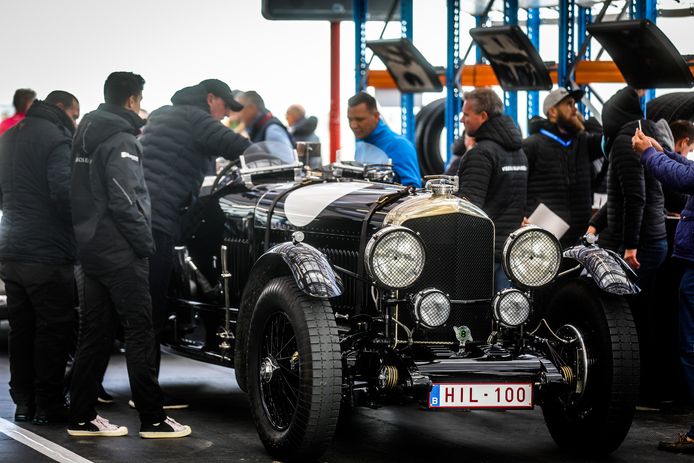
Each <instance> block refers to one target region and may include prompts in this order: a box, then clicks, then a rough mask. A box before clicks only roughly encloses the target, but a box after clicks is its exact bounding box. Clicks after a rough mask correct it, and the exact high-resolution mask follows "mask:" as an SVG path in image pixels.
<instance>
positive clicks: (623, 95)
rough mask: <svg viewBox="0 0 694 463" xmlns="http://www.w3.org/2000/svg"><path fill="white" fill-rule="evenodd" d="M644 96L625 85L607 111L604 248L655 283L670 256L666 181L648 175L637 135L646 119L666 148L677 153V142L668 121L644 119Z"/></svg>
mask: <svg viewBox="0 0 694 463" xmlns="http://www.w3.org/2000/svg"><path fill="white" fill-rule="evenodd" d="M641 93H642V91H637V90H635V89H634V88H632V87H625V88H623V89H622V90H619V91H618V92H617V93H616V94H615V95H614V96H612V98H610V99H609V100H608V101H607V102H606V103H605V106H604V107H603V127H604V133H605V151H606V152H607V153H609V162H610V164H609V169H608V174H607V195H608V198H607V208H606V213H607V229H605V230H603V231H602V232H601V233H600V245H601V246H602V247H606V248H609V249H613V250H615V251H618V252H620V253H623V255H624V259H625V260H626V261H627V262H628V263H629V265H631V266H632V267H633V268H634V269H635V270H637V272H638V273H639V277H640V278H641V280H642V282H643V281H649V280H651V279H652V277H653V275H654V273H655V271H656V270H657V269H658V268H659V267H660V265H661V264H662V263H663V261H664V260H665V256H666V253H667V241H666V232H665V214H664V212H663V211H664V200H663V190H662V188H661V186H660V182H658V180H657V179H656V178H655V177H653V176H652V175H651V174H650V173H648V172H644V169H643V167H642V166H641V163H640V162H639V156H638V155H637V154H636V153H635V152H634V150H633V148H632V146H631V137H632V136H633V134H634V131H635V130H636V128H638V127H639V121H641V122H640V123H641V127H642V130H643V131H644V133H645V134H646V135H648V136H651V137H653V138H655V139H656V140H658V142H659V143H660V144H661V145H663V146H665V147H667V148H668V149H672V147H673V144H674V140H673V139H672V133H671V132H670V129H669V127H668V125H667V122H665V121H664V120H663V122H659V123H655V122H653V121H650V120H645V119H643V112H642V110H641V103H640V101H639V99H640V94H641ZM604 213H605V212H604V211H603V212H602V213H601V214H604ZM600 217H601V216H600V215H598V217H594V218H593V219H592V221H591V225H599V222H600V220H599V219H600ZM597 228H600V227H597Z"/></svg>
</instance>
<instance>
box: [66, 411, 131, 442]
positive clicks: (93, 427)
mask: <svg viewBox="0 0 694 463" xmlns="http://www.w3.org/2000/svg"><path fill="white" fill-rule="evenodd" d="M67 433H68V434H69V435H71V436H102V437H117V436H125V435H127V434H128V428H126V427H125V426H118V425H117V424H112V423H109V422H108V420H107V419H106V418H102V417H100V416H99V415H96V418H94V419H93V420H91V421H86V422H84V423H77V425H75V426H73V425H70V426H69V427H68V428H67Z"/></svg>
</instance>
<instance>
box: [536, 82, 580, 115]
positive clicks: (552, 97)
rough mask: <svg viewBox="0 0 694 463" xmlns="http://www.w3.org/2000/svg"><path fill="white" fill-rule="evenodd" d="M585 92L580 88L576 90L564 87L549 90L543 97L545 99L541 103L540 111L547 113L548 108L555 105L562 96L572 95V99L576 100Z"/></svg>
mask: <svg viewBox="0 0 694 463" xmlns="http://www.w3.org/2000/svg"><path fill="white" fill-rule="evenodd" d="M585 93H586V92H584V91H583V90H581V89H576V90H567V89H565V88H563V87H562V88H558V89H556V90H552V91H551V92H549V95H547V97H545V101H544V102H543V103H542V112H543V113H544V114H545V116H546V115H547V113H548V112H549V108H551V107H552V106H556V105H558V104H559V103H561V101H562V100H563V99H564V98H568V97H572V98H573V99H574V101H576V102H578V101H580V100H581V98H583V95H585Z"/></svg>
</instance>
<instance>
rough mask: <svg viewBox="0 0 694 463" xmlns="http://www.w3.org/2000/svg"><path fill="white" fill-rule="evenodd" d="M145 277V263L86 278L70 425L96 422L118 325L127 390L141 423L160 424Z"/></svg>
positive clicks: (74, 372)
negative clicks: (100, 388)
mask: <svg viewBox="0 0 694 463" xmlns="http://www.w3.org/2000/svg"><path fill="white" fill-rule="evenodd" d="M148 274H149V263H148V262H147V260H146V259H140V260H137V261H135V262H133V263H132V264H130V265H129V266H126V267H124V268H121V269H119V270H116V271H113V272H110V273H108V274H105V275H92V274H90V273H89V272H85V274H84V306H83V307H82V310H81V313H80V340H79V346H78V348H77V355H76V357H75V364H74V366H73V373H72V384H71V387H70V422H71V423H72V424H77V423H81V422H85V421H91V420H92V419H94V417H95V416H96V409H95V408H94V404H95V403H96V395H97V388H98V386H99V382H100V381H101V374H102V373H103V371H104V369H105V365H106V362H108V358H109V352H110V349H111V346H112V345H113V338H114V336H115V332H116V329H117V326H118V321H119V320H120V324H121V326H122V327H123V336H124V338H125V345H126V350H125V361H126V365H127V368H128V378H129V380H130V390H131V392H132V397H133V401H134V402H135V403H136V404H137V409H138V412H139V413H140V421H141V422H142V423H157V422H160V421H163V420H164V419H165V417H166V414H165V413H164V411H163V409H162V394H161V388H160V387H159V382H158V380H157V374H156V368H155V354H154V352H155V345H154V332H153V331H152V303H151V299H150V295H149V280H148V278H149V277H148ZM157 350H158V349H157Z"/></svg>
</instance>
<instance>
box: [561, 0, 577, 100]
mask: <svg viewBox="0 0 694 463" xmlns="http://www.w3.org/2000/svg"><path fill="white" fill-rule="evenodd" d="M574 23H575V21H574V0H559V63H558V66H557V85H558V86H559V87H566V86H567V85H568V84H569V76H567V73H568V69H569V64H570V63H571V62H572V61H573V59H574Z"/></svg>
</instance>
